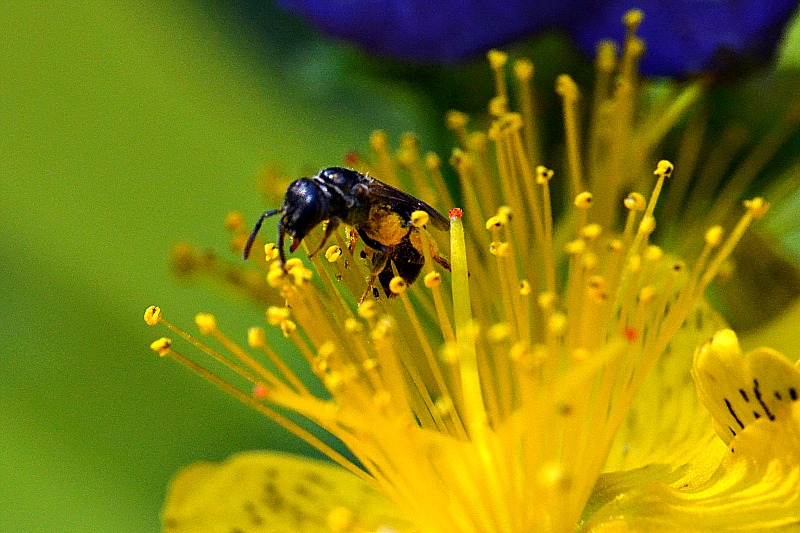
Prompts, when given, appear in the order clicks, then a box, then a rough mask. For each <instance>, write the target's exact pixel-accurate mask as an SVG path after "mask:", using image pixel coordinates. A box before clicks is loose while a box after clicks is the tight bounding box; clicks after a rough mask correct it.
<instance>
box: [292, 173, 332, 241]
mask: <svg viewBox="0 0 800 533" xmlns="http://www.w3.org/2000/svg"><path fill="white" fill-rule="evenodd" d="M281 213H283V216H282V217H281V230H282V231H285V232H286V233H287V234H289V235H291V237H292V246H291V248H289V251H291V252H294V251H295V250H296V249H297V247H298V246H300V242H301V241H302V240H303V239H304V238H305V236H306V235H308V234H309V233H310V232H311V230H313V229H314V228H315V227H317V226H318V225H319V224H320V223H321V222H322V221H323V220H325V219H327V218H328V217H329V215H330V201H329V199H328V194H327V193H326V191H324V190H322V188H321V187H320V186H319V184H317V183H316V182H315V181H314V180H312V179H310V178H300V179H299V180H296V181H294V182H292V184H291V185H289V188H288V189H286V196H284V198H283V205H282V206H281Z"/></svg>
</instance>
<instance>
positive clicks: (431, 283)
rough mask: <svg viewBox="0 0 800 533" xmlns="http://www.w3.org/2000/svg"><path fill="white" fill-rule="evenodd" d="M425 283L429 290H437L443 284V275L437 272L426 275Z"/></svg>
mask: <svg viewBox="0 0 800 533" xmlns="http://www.w3.org/2000/svg"><path fill="white" fill-rule="evenodd" d="M424 282H425V286H426V287H428V288H429V289H435V288H436V287H438V286H439V285H440V284H441V283H442V275H441V274H439V273H438V272H436V271H433V272H428V273H427V274H425V280H424Z"/></svg>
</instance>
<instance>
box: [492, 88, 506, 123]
mask: <svg viewBox="0 0 800 533" xmlns="http://www.w3.org/2000/svg"><path fill="white" fill-rule="evenodd" d="M506 113H508V100H506V98H505V97H503V96H495V97H494V98H492V99H491V100H489V114H490V115H492V116H493V117H498V118H499V117H502V116H503V115H505V114H506ZM499 126H500V127H503V128H504V127H505V126H506V124H505V123H503V124H500V125H499Z"/></svg>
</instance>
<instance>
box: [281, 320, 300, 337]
mask: <svg viewBox="0 0 800 533" xmlns="http://www.w3.org/2000/svg"><path fill="white" fill-rule="evenodd" d="M296 330H297V324H295V323H294V322H292V321H291V320H284V321H283V322H281V332H283V336H284V337H289V336H291V334H292V333H294V332H295V331H296Z"/></svg>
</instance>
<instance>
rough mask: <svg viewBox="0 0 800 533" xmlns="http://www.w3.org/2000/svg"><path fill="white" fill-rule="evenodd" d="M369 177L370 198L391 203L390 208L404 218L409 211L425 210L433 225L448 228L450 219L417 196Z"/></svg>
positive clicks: (409, 213) (408, 215)
mask: <svg viewBox="0 0 800 533" xmlns="http://www.w3.org/2000/svg"><path fill="white" fill-rule="evenodd" d="M370 179H371V181H370V184H369V194H370V195H371V196H372V198H373V199H375V200H380V201H385V202H387V203H388V204H391V206H392V209H393V210H395V211H397V212H398V213H400V214H401V215H403V217H404V218H405V219H406V220H408V219H410V218H411V213H413V212H414V211H425V212H426V213H428V215H430V217H431V222H432V223H433V225H434V226H435V227H437V228H438V229H440V230H445V231H446V230H448V229H450V221H449V220H448V219H447V218H445V217H444V215H442V214H441V213H439V212H438V211H437V210H436V209H434V208H433V207H431V206H429V205H428V204H426V203H425V202H423V201H422V200H420V199H419V198H415V197H414V196H411V195H410V194H408V193H405V192H403V191H401V190H400V189H396V188H394V187H392V186H391V185H387V184H385V183H383V182H382V181H378V180H376V179H375V178H370Z"/></svg>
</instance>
